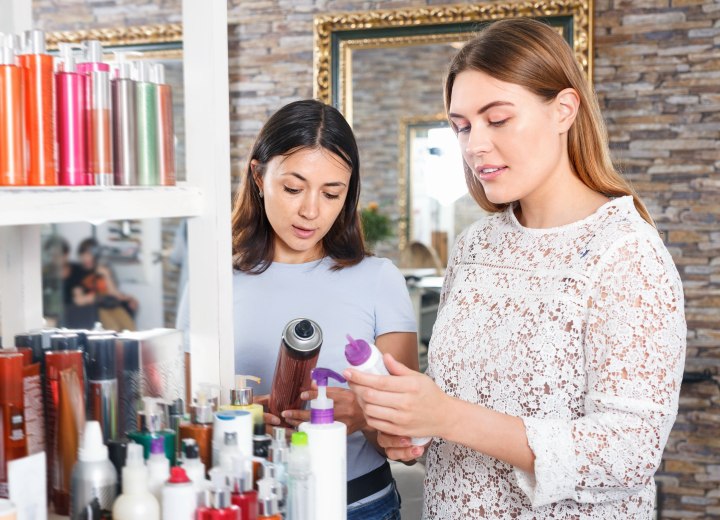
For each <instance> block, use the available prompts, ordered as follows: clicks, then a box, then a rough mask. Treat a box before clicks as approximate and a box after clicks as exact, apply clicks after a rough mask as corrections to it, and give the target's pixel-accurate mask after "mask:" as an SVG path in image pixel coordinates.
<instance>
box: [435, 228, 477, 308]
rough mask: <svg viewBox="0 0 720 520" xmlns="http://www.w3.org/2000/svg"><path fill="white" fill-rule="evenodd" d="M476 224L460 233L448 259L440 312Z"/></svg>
mask: <svg viewBox="0 0 720 520" xmlns="http://www.w3.org/2000/svg"><path fill="white" fill-rule="evenodd" d="M475 225H476V224H473V225H472V226H470V227H469V228H467V229H465V230H464V231H463V232H462V233H460V234H459V235H458V237H457V240H455V245H454V246H453V248H452V252H451V253H450V258H449V259H448V265H447V268H446V269H445V279H444V280H443V285H442V289H441V290H440V303H439V305H438V313H439V312H440V309H442V307H443V305H444V304H445V299H446V297H447V295H448V292H449V291H450V288H451V287H452V285H453V282H454V281H455V271H456V270H457V267H458V264H459V263H460V262H461V261H462V257H463V250H464V246H465V240H466V237H468V236H470V235H472V230H473V229H474V228H475Z"/></svg>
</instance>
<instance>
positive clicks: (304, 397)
mask: <svg viewBox="0 0 720 520" xmlns="http://www.w3.org/2000/svg"><path fill="white" fill-rule="evenodd" d="M307 398H308V394H307V392H303V393H302V394H300V399H307Z"/></svg>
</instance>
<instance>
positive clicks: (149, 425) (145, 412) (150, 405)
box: [138, 397, 164, 433]
mask: <svg viewBox="0 0 720 520" xmlns="http://www.w3.org/2000/svg"><path fill="white" fill-rule="evenodd" d="M142 400H143V409H142V410H141V411H139V412H138V416H139V417H140V430H141V431H144V432H150V433H155V432H158V431H160V430H162V429H163V426H164V424H163V417H162V414H161V413H160V412H159V411H158V409H157V403H158V401H159V399H157V398H156V397H143V399H142Z"/></svg>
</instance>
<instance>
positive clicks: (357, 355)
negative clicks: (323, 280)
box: [345, 334, 432, 446]
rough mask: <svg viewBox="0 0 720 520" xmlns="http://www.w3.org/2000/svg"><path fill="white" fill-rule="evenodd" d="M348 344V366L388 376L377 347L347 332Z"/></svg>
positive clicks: (417, 440)
mask: <svg viewBox="0 0 720 520" xmlns="http://www.w3.org/2000/svg"><path fill="white" fill-rule="evenodd" d="M346 337H347V340H348V344H347V345H345V359H347V362H348V363H350V366H352V367H353V368H355V369H356V370H359V371H360V372H366V373H368V374H375V375H377V376H389V375H390V373H389V372H388V371H387V368H386V367H385V362H384V361H383V355H382V352H380V350H378V348H377V347H376V346H375V345H374V344H372V343H368V342H367V341H365V340H364V339H353V337H352V336H350V335H349V334H348V335H347V336H346ZM431 440H432V437H413V438H412V439H411V442H412V444H413V445H415V446H424V445H425V444H427V443H428V442H430V441H431Z"/></svg>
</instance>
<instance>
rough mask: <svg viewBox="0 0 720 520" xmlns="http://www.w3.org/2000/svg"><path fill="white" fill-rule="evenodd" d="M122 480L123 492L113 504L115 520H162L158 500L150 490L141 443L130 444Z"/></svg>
mask: <svg viewBox="0 0 720 520" xmlns="http://www.w3.org/2000/svg"><path fill="white" fill-rule="evenodd" d="M122 481H123V484H122V486H123V490H122V491H123V492H122V495H120V496H119V497H118V499H117V500H116V501H115V505H114V506H113V520H137V519H138V518H142V519H143V520H160V506H159V504H158V501H157V499H156V498H155V496H154V495H153V494H152V493H150V491H148V470H147V468H146V467H145V459H144V458H143V447H142V446H140V445H139V444H135V443H130V444H128V447H127V459H126V462H125V467H124V468H123V470H122Z"/></svg>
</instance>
